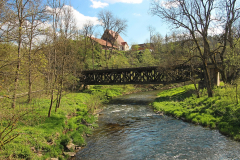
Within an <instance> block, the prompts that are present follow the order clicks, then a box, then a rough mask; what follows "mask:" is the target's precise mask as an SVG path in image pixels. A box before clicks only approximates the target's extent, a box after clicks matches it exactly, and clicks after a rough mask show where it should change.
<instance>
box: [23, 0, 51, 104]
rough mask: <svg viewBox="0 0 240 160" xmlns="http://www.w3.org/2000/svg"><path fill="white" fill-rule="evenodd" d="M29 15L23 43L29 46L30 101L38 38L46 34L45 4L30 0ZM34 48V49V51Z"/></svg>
mask: <svg viewBox="0 0 240 160" xmlns="http://www.w3.org/2000/svg"><path fill="white" fill-rule="evenodd" d="M28 10H29V17H28V18H27V19H26V20H27V23H25V24H24V28H26V38H25V39H24V41H25V42H23V44H24V45H25V47H26V48H27V56H28V62H27V63H28V100H27V101H28V103H29V102H31V100H32V85H33V80H34V77H33V68H34V66H33V63H34V57H33V56H34V54H36V53H37V52H38V51H39V50H40V48H39V46H40V45H39V42H36V41H37V38H38V37H39V36H40V35H44V34H45V33H44V31H42V30H41V29H40V27H41V26H42V24H43V23H44V21H45V20H46V18H47V16H46V14H45V12H44V6H43V5H42V4H41V1H40V0H34V1H30V2H29V4H28ZM33 49H34V51H33Z"/></svg>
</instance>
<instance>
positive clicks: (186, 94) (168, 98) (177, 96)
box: [155, 90, 195, 102]
mask: <svg viewBox="0 0 240 160" xmlns="http://www.w3.org/2000/svg"><path fill="white" fill-rule="evenodd" d="M194 92H195V90H188V91H185V92H181V93H177V94H174V95H173V96H161V97H158V98H156V99H155V102H163V101H165V102H172V101H183V100H184V99H186V98H189V97H191V96H192V94H194Z"/></svg>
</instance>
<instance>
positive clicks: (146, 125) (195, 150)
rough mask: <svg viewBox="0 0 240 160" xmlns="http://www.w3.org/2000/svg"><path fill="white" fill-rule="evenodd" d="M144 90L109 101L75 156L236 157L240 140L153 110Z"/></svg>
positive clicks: (212, 159) (123, 159)
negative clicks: (85, 144) (161, 114)
mask: <svg viewBox="0 0 240 160" xmlns="http://www.w3.org/2000/svg"><path fill="white" fill-rule="evenodd" d="M146 94H148V93H141V94H139V93H138V94H134V95H127V96H123V97H121V98H119V99H117V100H116V101H115V102H119V103H115V102H114V103H110V104H109V105H108V106H107V107H106V108H105V109H104V111H103V112H102V113H103V116H100V117H99V121H98V123H99V128H97V129H95V131H94V132H93V136H91V137H89V138H88V139H87V143H88V145H87V147H85V148H84V149H82V150H81V151H79V152H78V153H77V156H76V159H86V160H87V159H91V160H95V159H103V160H108V159H109V160H112V159H117V160H118V159H119V160H130V159H136V160H138V159H149V160H152V159H154V160H158V159H159V160H162V159H168V160H169V159H209V160H227V159H229V160H230V159H240V157H239V155H240V143H238V142H235V141H232V140H230V139H229V138H227V137H225V136H223V135H221V134H220V133H219V132H218V131H217V130H210V129H207V128H203V127H201V126H196V125H193V124H190V123H186V122H183V121H181V120H176V119H174V118H171V117H167V116H160V115H157V114H155V113H154V112H153V111H152V109H151V107H149V106H148V105H147V104H148V103H149V102H150V101H151V100H152V99H153V98H154V96H152V95H151V94H150V93H149V95H148V96H146ZM123 102H124V103H125V104H124V103H123ZM143 102H144V104H143ZM145 102H148V103H145ZM133 103H134V104H133Z"/></svg>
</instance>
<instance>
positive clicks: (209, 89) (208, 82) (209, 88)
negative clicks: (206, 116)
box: [203, 60, 213, 97]
mask: <svg viewBox="0 0 240 160" xmlns="http://www.w3.org/2000/svg"><path fill="white" fill-rule="evenodd" d="M203 66H204V73H205V75H204V79H205V83H206V86H207V92H208V97H213V91H212V82H211V78H210V74H209V69H208V68H207V61H206V60H205V62H204V64H203Z"/></svg>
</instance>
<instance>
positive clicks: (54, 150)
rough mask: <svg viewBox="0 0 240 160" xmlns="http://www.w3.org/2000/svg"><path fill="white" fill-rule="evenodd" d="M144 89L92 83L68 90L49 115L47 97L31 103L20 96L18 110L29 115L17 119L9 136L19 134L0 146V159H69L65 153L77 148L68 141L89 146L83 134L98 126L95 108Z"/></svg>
mask: <svg viewBox="0 0 240 160" xmlns="http://www.w3.org/2000/svg"><path fill="white" fill-rule="evenodd" d="M144 90H146V89H145V88H140V87H138V88H135V87H134V86H133V85H125V86H112V87H111V86H93V87H91V88H90V89H88V90H85V91H84V92H80V93H66V95H65V96H64V97H63V98H62V104H61V105H62V107H61V108H59V109H58V111H57V112H53V113H52V115H51V117H47V108H48V105H49V102H50V99H49V98H48V97H41V98H35V99H33V100H32V102H31V103H30V104H28V103H26V102H24V101H22V99H19V100H18V101H17V104H18V105H17V107H16V108H15V110H16V111H17V112H21V113H28V114H26V116H24V117H23V118H22V119H19V120H17V122H15V123H16V124H15V125H16V128H14V130H13V131H12V132H11V133H10V137H14V136H15V135H18V136H17V137H16V138H15V139H14V140H12V141H11V143H8V144H6V145H4V146H1V147H2V150H1V151H0V159H16V158H20V159H47V158H49V157H58V158H59V159H66V158H68V157H69V156H68V155H65V156H63V155H62V153H63V152H73V151H74V148H71V147H70V148H69V147H67V145H68V144H69V143H72V144H74V145H75V146H78V148H79V147H82V146H84V145H86V143H85V140H84V137H86V136H90V135H91V131H92V129H93V128H95V127H97V124H96V121H97V114H95V111H97V110H99V109H101V106H102V105H103V104H104V103H106V102H108V100H109V99H110V98H112V97H116V96H119V95H122V94H127V93H132V92H136V91H144ZM23 108H24V111H22V109H23ZM29 112H31V114H29ZM1 113H3V112H1ZM0 116H4V115H2V114H0ZM6 124H8V121H7V120H6V121H1V126H0V130H1V131H2V129H3V128H4V126H5V125H6ZM10 128H11V126H10ZM8 131H10V129H8ZM1 136H2V135H1ZM75 146H74V147H75Z"/></svg>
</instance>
